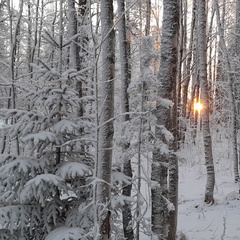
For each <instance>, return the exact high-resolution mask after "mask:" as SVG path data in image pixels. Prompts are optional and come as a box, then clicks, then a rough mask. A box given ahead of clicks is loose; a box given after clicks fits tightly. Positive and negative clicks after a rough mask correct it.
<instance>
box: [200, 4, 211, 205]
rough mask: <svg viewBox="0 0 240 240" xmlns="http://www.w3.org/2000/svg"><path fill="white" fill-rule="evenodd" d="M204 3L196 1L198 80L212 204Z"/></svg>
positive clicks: (206, 198) (209, 200)
mask: <svg viewBox="0 0 240 240" xmlns="http://www.w3.org/2000/svg"><path fill="white" fill-rule="evenodd" d="M205 7H206V1H205V0H198V14H199V15H198V16H199V17H198V21H199V22H198V55H199V78H200V84H201V96H202V103H203V106H204V107H203V110H202V129H203V141H204V152H205V161H206V168H207V183H206V191H205V199H204V201H205V202H206V203H213V202H214V198H213V192H214V184H215V171H214V164H213V155H212V138H211V132H210V124H209V96H208V90H209V89H208V81H207V44H206V39H207V38H206V9H205Z"/></svg>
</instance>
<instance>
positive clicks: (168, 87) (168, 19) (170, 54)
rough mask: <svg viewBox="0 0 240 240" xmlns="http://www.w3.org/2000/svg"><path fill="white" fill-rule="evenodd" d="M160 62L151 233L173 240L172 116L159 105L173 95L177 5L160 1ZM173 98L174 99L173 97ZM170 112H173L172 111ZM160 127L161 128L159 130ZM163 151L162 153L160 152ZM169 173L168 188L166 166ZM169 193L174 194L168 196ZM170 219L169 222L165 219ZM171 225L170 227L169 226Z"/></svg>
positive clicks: (174, 0)
mask: <svg viewBox="0 0 240 240" xmlns="http://www.w3.org/2000/svg"><path fill="white" fill-rule="evenodd" d="M163 4H164V12H163V26H162V29H163V30H162V41H161V59H160V69H159V73H158V80H159V83H160V85H161V86H160V87H159V88H158V92H157V94H158V97H159V99H158V100H157V105H156V112H155V115H156V118H157V127H156V131H155V137H156V142H155V146H154V150H153V164H152V176H151V177H152V181H153V187H152V191H151V193H152V231H153V234H154V236H155V237H156V239H159V240H160V239H174V238H175V234H176V219H177V204H176V202H177V201H176V200H177V185H178V183H177V176H178V173H177V172H176V171H177V161H175V160H174V161H171V160H170V159H171V157H172V156H171V154H170V151H169V150H173V151H174V150H175V147H174V141H173V138H172V137H170V133H168V134H166V132H164V129H165V128H166V130H168V131H170V132H173V129H172V128H173V127H175V124H174V122H175V119H173V118H174V117H175V116H176V113H174V114H173V115H172V113H171V112H172V111H171V104H169V106H166V105H164V104H162V102H161V99H168V100H170V102H171V101H172V102H174V101H173V95H172V94H173V93H174V92H176V90H175V87H176V78H177V75H176V74H177V59H178V56H177V41H178V29H179V5H178V1H177V0H164V1H163ZM174 97H175V96H174ZM173 111H174V110H173ZM160 126H164V129H163V127H160ZM163 149H165V150H163ZM169 164H170V171H171V173H173V171H174V172H175V176H173V174H170V175H169V178H171V179H169V184H170V185H169V188H168V165H169ZM169 190H173V191H174V192H171V193H170V192H168V191H169ZM168 197H170V199H171V201H172V203H173V205H174V209H172V212H171V213H170V214H169V212H170V211H171V210H169V209H168V207H167V205H168V200H166V199H168ZM169 217H170V218H169ZM170 224H171V226H170Z"/></svg>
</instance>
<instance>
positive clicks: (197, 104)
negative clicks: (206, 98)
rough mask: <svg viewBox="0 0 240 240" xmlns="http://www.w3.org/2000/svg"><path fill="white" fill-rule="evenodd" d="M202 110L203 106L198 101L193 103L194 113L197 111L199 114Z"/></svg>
mask: <svg viewBox="0 0 240 240" xmlns="http://www.w3.org/2000/svg"><path fill="white" fill-rule="evenodd" d="M202 109H203V105H202V103H201V102H200V101H199V102H194V111H198V112H199V113H200V112H201V110H202Z"/></svg>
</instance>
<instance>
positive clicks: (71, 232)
mask: <svg viewBox="0 0 240 240" xmlns="http://www.w3.org/2000/svg"><path fill="white" fill-rule="evenodd" d="M78 239H83V240H84V239H85V240H86V239H88V238H87V236H86V234H85V233H84V232H83V231H82V230H81V229H79V228H70V227H65V226H62V227H59V228H56V229H55V230H53V231H52V232H51V233H50V234H49V235H48V236H47V237H46V240H78Z"/></svg>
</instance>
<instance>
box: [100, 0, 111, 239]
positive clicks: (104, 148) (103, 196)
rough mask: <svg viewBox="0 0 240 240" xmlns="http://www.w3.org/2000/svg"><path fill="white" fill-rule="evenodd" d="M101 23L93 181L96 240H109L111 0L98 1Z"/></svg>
mask: <svg viewBox="0 0 240 240" xmlns="http://www.w3.org/2000/svg"><path fill="white" fill-rule="evenodd" d="M101 23H102V37H103V41H102V46H101V52H102V81H101V82H100V94H101V110H100V112H101V114H100V122H99V124H100V127H99V154H98V157H99V158H98V168H97V171H98V172H97V177H98V179H99V180H100V182H99V183H98V201H99V204H100V205H99V212H98V213H99V215H98V216H99V223H100V239H102V240H107V239H110V233H111V230H110V220H111V211H110V197H111V168H112V147H113V143H112V141H113V132H114V129H113V120H112V118H113V115H114V77H115V33H114V29H113V0H101Z"/></svg>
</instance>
